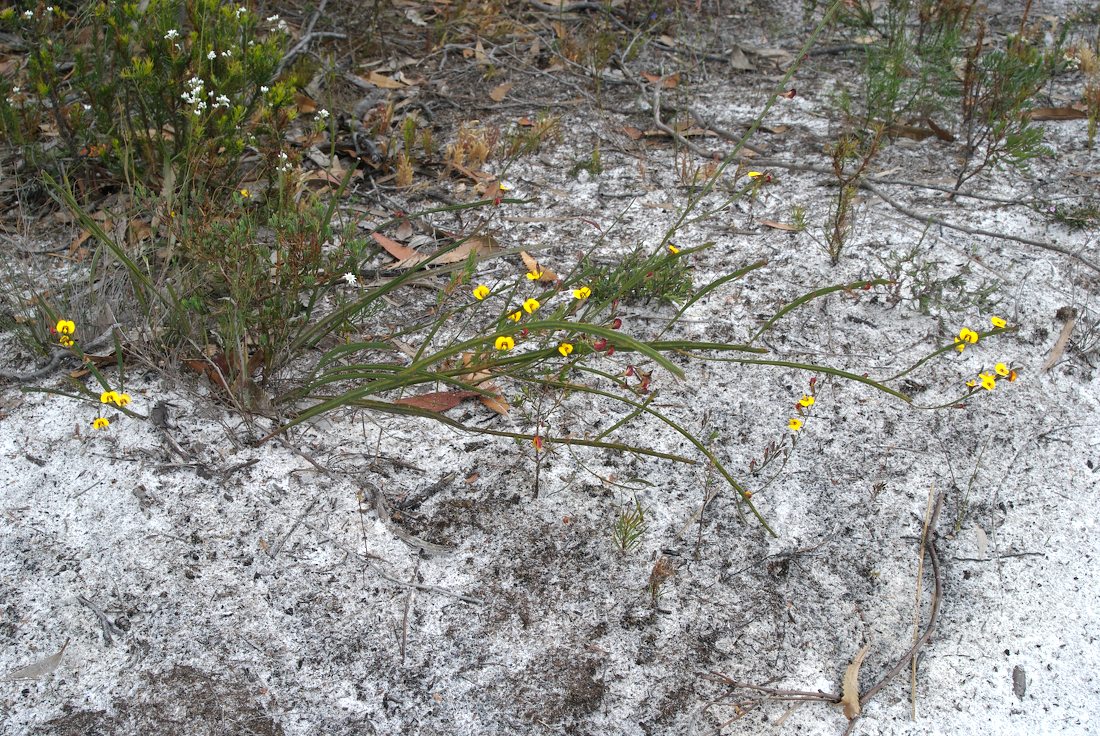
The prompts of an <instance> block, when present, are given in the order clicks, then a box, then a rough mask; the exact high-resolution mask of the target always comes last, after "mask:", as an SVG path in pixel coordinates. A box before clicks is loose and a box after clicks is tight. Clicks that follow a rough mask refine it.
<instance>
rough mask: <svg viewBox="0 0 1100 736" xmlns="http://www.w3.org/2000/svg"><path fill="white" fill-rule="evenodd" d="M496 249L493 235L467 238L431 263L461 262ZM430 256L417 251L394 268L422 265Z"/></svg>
mask: <svg viewBox="0 0 1100 736" xmlns="http://www.w3.org/2000/svg"><path fill="white" fill-rule="evenodd" d="M496 249H497V244H496V242H495V241H494V240H493V239H492V238H491V237H488V236H485V237H478V238H470V239H469V240H467V241H466V242H465V243H463V244H462V245H460V246H458V247H457V248H455V249H454V250H452V251H448V252H447V253H444V254H443V255H441V256H439V257H438V258H436V259H435V260H433V261H432V263H431V265H433V266H445V265H447V264H448V263H459V262H461V261H465V260H466V259H467V258H469V257H470V254H471V253H476V254H477V255H479V256H483V255H488V254H489V253H492V252H493V251H494V250H496ZM429 258H431V256H426V255H424V254H423V253H417V254H416V255H415V256H413V257H411V258H405V259H402V260H401V261H398V262H397V263H395V264H393V268H396V269H406V268H412V267H413V266H418V265H420V264H421V263H423V262H424V261H426V260H428V259H429Z"/></svg>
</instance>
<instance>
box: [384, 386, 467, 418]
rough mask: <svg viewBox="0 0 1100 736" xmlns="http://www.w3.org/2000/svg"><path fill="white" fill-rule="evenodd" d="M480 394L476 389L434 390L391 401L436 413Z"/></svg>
mask: <svg viewBox="0 0 1100 736" xmlns="http://www.w3.org/2000/svg"><path fill="white" fill-rule="evenodd" d="M474 396H480V394H479V393H478V392H477V391H434V392H432V393H430V394H420V395H419V396H409V397H407V398H404V399H398V400H397V401H395V402H393V403H395V404H397V405H399V406H414V407H416V408H417V409H425V410H427V411H434V412H437V413H440V412H445V411H447V410H448V409H453V408H455V407H456V406H458V405H459V404H461V403H462V402H463V401H465V400H466V399H469V398H472V397H474Z"/></svg>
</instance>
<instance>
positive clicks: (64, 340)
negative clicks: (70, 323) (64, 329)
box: [57, 335, 73, 348]
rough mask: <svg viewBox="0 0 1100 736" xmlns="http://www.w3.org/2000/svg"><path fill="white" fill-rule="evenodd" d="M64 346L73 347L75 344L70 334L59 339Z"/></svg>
mask: <svg viewBox="0 0 1100 736" xmlns="http://www.w3.org/2000/svg"><path fill="white" fill-rule="evenodd" d="M57 342H58V343H59V344H60V345H61V347H63V348H71V347H72V346H73V339H72V338H71V337H69V336H68V335H62V336H61V339H59V340H58V341H57Z"/></svg>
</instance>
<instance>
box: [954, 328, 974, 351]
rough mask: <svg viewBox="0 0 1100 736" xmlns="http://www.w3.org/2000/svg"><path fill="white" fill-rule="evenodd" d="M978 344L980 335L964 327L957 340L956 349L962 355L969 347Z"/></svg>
mask: <svg viewBox="0 0 1100 736" xmlns="http://www.w3.org/2000/svg"><path fill="white" fill-rule="evenodd" d="M976 342H978V333H977V332H974V330H972V329H970V328H969V327H964V328H962V329H961V330H959V336H958V337H956V338H955V349H956V350H958V351H959V352H960V353H961V352H962V351H963V349H964V348H965V347H966V346H967V345H973V344H974V343H976Z"/></svg>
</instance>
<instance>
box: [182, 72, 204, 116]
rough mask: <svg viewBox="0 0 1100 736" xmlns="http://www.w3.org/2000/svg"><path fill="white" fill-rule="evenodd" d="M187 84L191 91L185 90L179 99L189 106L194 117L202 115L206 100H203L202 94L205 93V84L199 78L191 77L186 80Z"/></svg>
mask: <svg viewBox="0 0 1100 736" xmlns="http://www.w3.org/2000/svg"><path fill="white" fill-rule="evenodd" d="M187 84H189V85H190V86H191V89H189V90H187V91H186V92H184V93H183V94H181V95H180V99H181V100H183V101H184V102H186V103H187V104H188V105H191V106H192V107H193V108H194V110H193V112H194V113H195V114H196V115H202V111H203V110H205V109H206V100H204V99H203V96H202V93H203V92H204V91H205V89H204V87H205V84H206V83H205V82H203V81H202V79H200V78H199V77H191V79H189V80H187Z"/></svg>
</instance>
